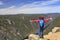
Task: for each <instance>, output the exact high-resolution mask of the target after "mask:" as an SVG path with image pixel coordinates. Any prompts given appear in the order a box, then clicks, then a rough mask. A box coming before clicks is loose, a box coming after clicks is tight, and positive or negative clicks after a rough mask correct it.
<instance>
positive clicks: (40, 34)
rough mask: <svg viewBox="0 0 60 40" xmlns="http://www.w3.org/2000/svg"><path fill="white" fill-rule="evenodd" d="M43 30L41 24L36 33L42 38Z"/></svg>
mask: <svg viewBox="0 0 60 40" xmlns="http://www.w3.org/2000/svg"><path fill="white" fill-rule="evenodd" d="M43 31H44V24H43V26H42V27H41V26H40V30H39V33H38V35H39V37H40V38H44V37H43Z"/></svg>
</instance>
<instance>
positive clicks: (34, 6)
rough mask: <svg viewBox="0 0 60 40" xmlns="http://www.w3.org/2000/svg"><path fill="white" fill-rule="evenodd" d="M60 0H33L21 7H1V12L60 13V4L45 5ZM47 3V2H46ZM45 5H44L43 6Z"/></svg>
mask: <svg viewBox="0 0 60 40" xmlns="http://www.w3.org/2000/svg"><path fill="white" fill-rule="evenodd" d="M57 1H59V0H51V1H47V2H41V3H40V2H33V3H31V4H26V5H24V6H21V7H18V8H17V7H16V6H11V7H9V8H4V9H0V14H2V15H4V14H20V13H25V14H29V13H30V14H31V13H55V12H58V13H60V6H55V7H53V6H45V5H50V4H53V3H56V2H57ZM44 3H45V4H44ZM42 6H43V7H42Z"/></svg>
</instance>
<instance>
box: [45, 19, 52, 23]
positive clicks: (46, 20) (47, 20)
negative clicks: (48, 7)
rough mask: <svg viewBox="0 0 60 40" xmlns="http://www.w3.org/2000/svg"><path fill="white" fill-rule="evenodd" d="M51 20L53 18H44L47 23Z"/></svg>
mask: <svg viewBox="0 0 60 40" xmlns="http://www.w3.org/2000/svg"><path fill="white" fill-rule="evenodd" d="M51 20H52V18H46V19H44V22H45V23H47V22H49V21H51Z"/></svg>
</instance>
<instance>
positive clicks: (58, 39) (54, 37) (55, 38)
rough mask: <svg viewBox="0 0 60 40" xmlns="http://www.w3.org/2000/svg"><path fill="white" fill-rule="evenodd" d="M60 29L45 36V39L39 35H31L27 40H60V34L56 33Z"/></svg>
mask: <svg viewBox="0 0 60 40" xmlns="http://www.w3.org/2000/svg"><path fill="white" fill-rule="evenodd" d="M58 29H59V30H60V27H55V28H53V29H52V32H49V33H48V34H47V35H44V39H42V38H39V36H38V35H35V34H30V35H29V37H28V39H27V40H60V32H56V31H57V30H58Z"/></svg>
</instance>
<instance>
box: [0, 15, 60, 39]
mask: <svg viewBox="0 0 60 40" xmlns="http://www.w3.org/2000/svg"><path fill="white" fill-rule="evenodd" d="M39 16H45V15H39V14H36V15H33V14H32V15H22V14H21V15H7V16H0V30H1V33H2V34H3V35H4V37H5V39H8V40H21V39H22V38H24V37H26V36H27V35H29V34H30V33H35V32H36V30H37V29H38V23H30V22H29V20H33V19H38V17H39ZM7 19H8V20H9V21H10V22H11V24H9V22H8V20H7ZM59 23H60V19H59V17H57V19H56V20H54V22H52V24H51V25H50V26H49V27H48V29H46V30H45V31H44V34H47V33H48V32H49V31H51V29H52V28H53V27H55V26H60V25H59Z"/></svg>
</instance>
